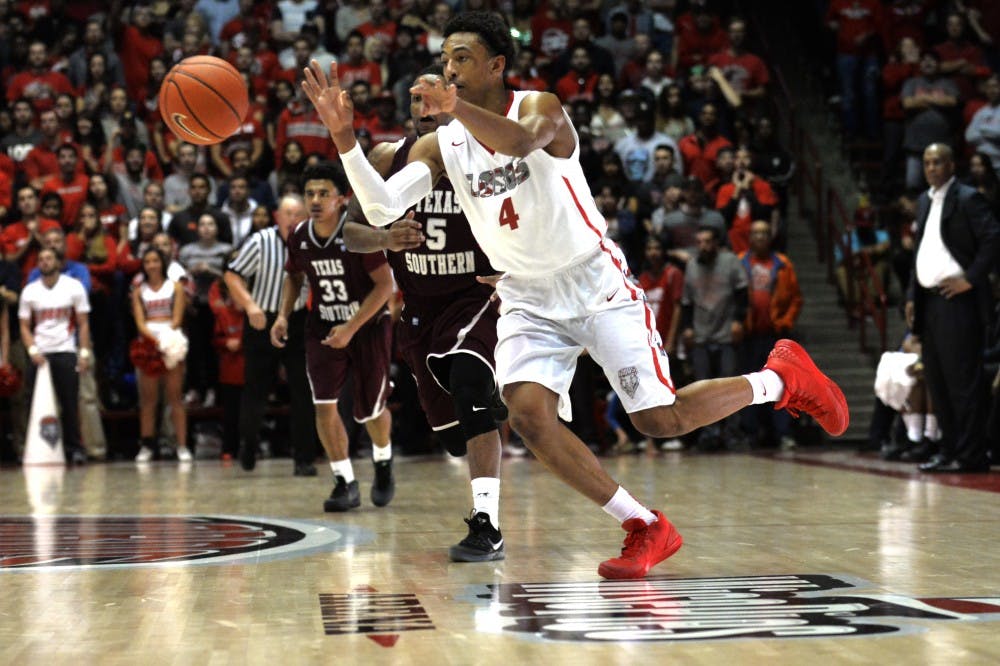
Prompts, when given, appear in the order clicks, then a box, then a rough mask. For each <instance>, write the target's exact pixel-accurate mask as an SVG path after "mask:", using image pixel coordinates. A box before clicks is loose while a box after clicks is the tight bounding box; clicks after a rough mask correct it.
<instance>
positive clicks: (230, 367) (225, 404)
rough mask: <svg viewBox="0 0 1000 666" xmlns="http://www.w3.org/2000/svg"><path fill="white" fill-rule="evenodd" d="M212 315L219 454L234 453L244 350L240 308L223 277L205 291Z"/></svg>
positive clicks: (241, 387) (241, 388) (241, 311)
mask: <svg viewBox="0 0 1000 666" xmlns="http://www.w3.org/2000/svg"><path fill="white" fill-rule="evenodd" d="M208 305H209V307H210V308H211V310H212V315H213V316H214V317H215V329H214V332H213V337H212V346H213V347H215V350H216V353H217V354H218V355H219V382H218V387H219V406H221V407H222V418H223V422H222V455H223V457H224V458H225V457H226V456H229V457H230V458H232V457H234V456H236V454H237V452H238V451H239V448H240V432H239V426H240V397H241V395H242V393H243V375H244V370H245V365H246V356H245V354H244V352H243V309H242V308H241V307H240V306H239V305H237V304H236V302H235V301H233V299H232V298H231V297H230V296H229V290H228V289H226V285H225V283H224V282H223V281H222V280H216V281H215V282H214V283H213V284H212V286H211V288H209V290H208Z"/></svg>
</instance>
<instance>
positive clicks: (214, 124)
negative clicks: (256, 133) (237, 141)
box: [160, 56, 250, 146]
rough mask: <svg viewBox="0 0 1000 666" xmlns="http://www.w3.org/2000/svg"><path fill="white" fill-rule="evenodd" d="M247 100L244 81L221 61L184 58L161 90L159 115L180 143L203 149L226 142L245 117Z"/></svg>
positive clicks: (233, 68) (175, 66)
mask: <svg viewBox="0 0 1000 666" xmlns="http://www.w3.org/2000/svg"><path fill="white" fill-rule="evenodd" d="M249 105H250V98H249V96H248V94H247V88H246V85H245V84H244V83H243V77H241V76H240V73H239V72H238V71H236V68H235V67H233V66H232V65H230V64H229V63H228V62H226V61H225V60H223V59H222V58H215V57H213V56H193V57H191V58H185V59H184V60H181V61H180V62H179V63H177V64H176V65H174V66H173V68H172V69H171V70H170V71H169V72H167V75H166V77H164V79H163V84H162V85H161V86H160V115H161V116H162V117H163V120H164V122H166V123H167V127H169V128H170V130H171V131H172V132H173V133H174V134H175V135H176V136H177V138H179V139H181V140H182V141H187V142H189V143H196V144H199V145H202V146H207V145H211V144H214V143H219V142H221V141H224V140H225V139H227V138H228V137H229V136H230V135H232V134H233V133H234V132H235V131H236V130H238V129H239V127H240V125H242V124H243V118H244V117H246V113H247V108H248V107H249Z"/></svg>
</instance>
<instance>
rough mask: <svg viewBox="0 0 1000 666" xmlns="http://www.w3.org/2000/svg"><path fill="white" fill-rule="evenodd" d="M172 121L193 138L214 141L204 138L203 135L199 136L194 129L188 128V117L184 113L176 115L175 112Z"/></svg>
mask: <svg viewBox="0 0 1000 666" xmlns="http://www.w3.org/2000/svg"><path fill="white" fill-rule="evenodd" d="M170 119H171V120H173V121H174V124H175V125H177V126H178V127H180V128H181V129H182V130H184V131H185V132H187V133H188V134H190V135H191V136H194V137H197V138H199V139H201V140H202V141H211V140H212V139H209V138H208V137H207V136H202V135H201V134H198V133H197V132H195V131H194V130H193V129H191V128H190V127H188V126H187V123H186V121H187V116H185V115H184V114H183V113H176V112H174V113H173V114H171V116H170Z"/></svg>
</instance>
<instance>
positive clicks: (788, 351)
mask: <svg viewBox="0 0 1000 666" xmlns="http://www.w3.org/2000/svg"><path fill="white" fill-rule="evenodd" d="M764 368H766V369H768V370H774V371H775V372H776V373H778V376H779V377H781V381H783V382H784V383H785V393H784V395H782V397H781V400H779V401H778V402H776V403H775V404H774V408H775V409H787V410H788V413H789V414H791V415H792V416H794V417H796V418H797V417H798V415H799V412H805V413H806V414H808V415H809V416H811V417H813V418H814V419H816V422H817V423H819V424H820V426H822V428H823V430H825V431H827V432H828V433H830V434H831V435H833V436H834V437H836V436H837V435H841V434H843V432H844V431H845V430H847V425H848V423H850V420H851V415H850V413H849V412H848V409H847V400H846V399H845V398H844V392H843V391H841V390H840V387H839V386H837V384H836V383H835V382H834V381H833V380H832V379H830V378H829V377H827V376H826V375H824V374H823V373H822V372H820V369H819V368H817V367H816V364H815V363H813V360H812V359H811V358H809V354H808V352H806V350H805V349H803V348H802V345H800V344H799V343H797V342H793V341H792V340H778V341H777V342H776V343H774V349H772V350H771V353H770V354H768V356H767V363H765V364H764Z"/></svg>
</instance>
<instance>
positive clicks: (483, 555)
mask: <svg viewBox="0 0 1000 666" xmlns="http://www.w3.org/2000/svg"><path fill="white" fill-rule="evenodd" d="M464 520H465V522H466V524H467V525H468V526H469V534H468V536H466V537H465V538H464V539H462V540H461V541H459V542H458V543H457V544H456V545H454V546H452V547H451V548H449V549H448V557H450V558H451V561H452V562H490V561H492V560H502V559H503V558H504V557H505V555H504V550H503V535H502V534H500V530H498V529H497V528H495V527H493V524H492V523H491V522H490V517H489V515H487V514H486V513H484V512H482V511H480V512H479V513H476V512H475V509H473V511H472V514H471V515H470V516H469V517H468V518H465V519H464Z"/></svg>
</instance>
